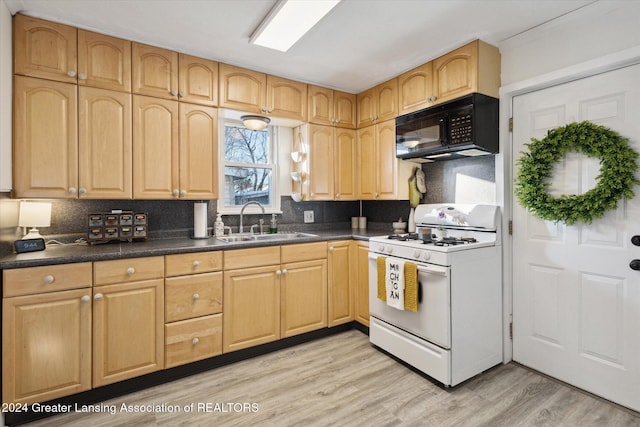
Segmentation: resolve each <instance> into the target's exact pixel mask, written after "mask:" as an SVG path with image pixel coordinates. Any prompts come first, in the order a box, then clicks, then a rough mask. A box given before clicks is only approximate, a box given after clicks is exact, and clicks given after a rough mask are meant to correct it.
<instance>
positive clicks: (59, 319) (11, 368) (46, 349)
mask: <svg viewBox="0 0 640 427" xmlns="http://www.w3.org/2000/svg"><path fill="white" fill-rule="evenodd" d="M90 388H91V288H85V289H76V290H70V291H60V292H53V293H48V294H37V295H30V296H24V297H15V298H5V299H4V300H3V307H2V401H3V402H5V403H12V402H21V403H33V402H44V401H47V400H51V399H54V398H58V397H62V396H67V395H70V394H74V393H79V392H81V391H85V390H89V389H90Z"/></svg>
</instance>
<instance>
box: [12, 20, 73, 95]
mask: <svg viewBox="0 0 640 427" xmlns="http://www.w3.org/2000/svg"><path fill="white" fill-rule="evenodd" d="M13 28H14V35H13V37H14V51H13V55H14V67H13V70H14V73H15V74H21V75H25V76H33V77H40V78H44V79H51V80H58V81H61V82H67V83H75V82H76V80H77V78H76V75H77V66H78V31H77V29H76V28H75V27H70V26H68V25H63V24H57V23H55V22H49V21H45V20H42V19H37V18H32V17H28V16H25V15H16V16H15V18H14V23H13Z"/></svg>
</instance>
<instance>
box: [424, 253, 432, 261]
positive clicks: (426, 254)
mask: <svg viewBox="0 0 640 427" xmlns="http://www.w3.org/2000/svg"><path fill="white" fill-rule="evenodd" d="M422 257H423V258H424V260H425V261H429V258H431V254H430V253H429V252H425V253H424V254H423V255H422Z"/></svg>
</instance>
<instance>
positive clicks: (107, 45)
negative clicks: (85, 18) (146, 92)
mask: <svg viewBox="0 0 640 427" xmlns="http://www.w3.org/2000/svg"><path fill="white" fill-rule="evenodd" d="M78 84H79V85H83V86H91V87H97V88H102V89H109V90H116V91H121V92H131V42H130V41H128V40H123V39H119V38H116V37H110V36H107V35H104V34H98V33H93V32H91V31H85V30H78Z"/></svg>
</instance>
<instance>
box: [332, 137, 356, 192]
mask: <svg viewBox="0 0 640 427" xmlns="http://www.w3.org/2000/svg"><path fill="white" fill-rule="evenodd" d="M333 142H334V155H335V160H334V168H335V191H336V197H335V198H336V200H358V196H357V193H358V189H357V175H358V174H357V170H358V168H357V166H358V165H357V162H356V152H357V147H356V131H355V130H353V129H342V128H335V130H334V140H333Z"/></svg>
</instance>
